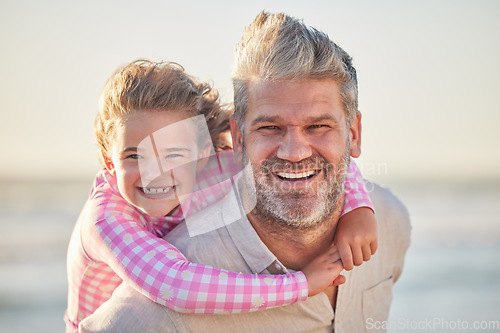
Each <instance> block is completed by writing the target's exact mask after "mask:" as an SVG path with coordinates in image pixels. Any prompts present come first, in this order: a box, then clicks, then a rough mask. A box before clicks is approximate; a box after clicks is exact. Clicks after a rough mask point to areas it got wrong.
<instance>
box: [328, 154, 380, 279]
mask: <svg viewBox="0 0 500 333" xmlns="http://www.w3.org/2000/svg"><path fill="white" fill-rule="evenodd" d="M345 193H346V194H345V201H344V210H343V212H342V216H341V218H340V220H339V223H338V226H337V231H336V233H335V238H334V243H335V244H336V245H337V247H338V250H339V253H340V258H341V259H342V264H343V265H344V269H346V270H351V269H353V267H354V265H356V266H359V265H361V264H362V263H363V261H368V260H370V258H371V255H372V254H375V252H376V250H377V246H378V245H377V221H376V219H375V214H374V209H373V205H372V202H371V200H370V197H369V196H368V191H367V190H366V186H365V182H364V179H363V177H362V175H361V172H360V171H359V169H358V167H357V165H356V164H355V163H354V161H353V160H352V159H351V164H350V167H349V172H348V175H347V178H346V182H345Z"/></svg>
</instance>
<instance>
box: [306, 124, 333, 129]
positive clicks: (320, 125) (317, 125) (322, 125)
mask: <svg viewBox="0 0 500 333" xmlns="http://www.w3.org/2000/svg"><path fill="white" fill-rule="evenodd" d="M324 127H328V125H324V124H315V125H311V126H309V128H324Z"/></svg>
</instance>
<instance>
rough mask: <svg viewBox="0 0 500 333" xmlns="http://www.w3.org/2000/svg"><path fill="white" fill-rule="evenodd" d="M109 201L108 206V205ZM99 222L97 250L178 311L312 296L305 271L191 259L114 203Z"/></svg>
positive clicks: (245, 307) (232, 308)
mask: <svg viewBox="0 0 500 333" xmlns="http://www.w3.org/2000/svg"><path fill="white" fill-rule="evenodd" d="M109 208H110V207H108V209H109ZM112 211H113V213H112V214H109V215H107V216H106V218H104V219H102V220H100V221H98V222H97V223H96V224H95V230H94V232H93V234H94V236H93V237H94V240H93V242H92V244H93V246H95V247H99V248H100V249H99V250H97V249H96V250H97V251H93V253H96V254H98V255H99V257H100V258H99V259H100V260H102V261H104V262H105V263H106V264H108V265H109V266H110V267H111V269H112V270H113V271H114V272H115V273H116V274H118V276H119V277H120V278H122V279H123V280H124V281H125V282H127V283H129V284H130V285H132V286H133V287H134V288H135V289H137V290H138V291H139V292H141V293H142V294H144V295H145V296H146V297H148V298H150V299H151V300H152V301H154V302H156V303H159V304H161V305H164V306H167V307H169V308H171V309H173V310H175V311H178V312H186V313H194V314H218V313H244V312H250V311H255V310H262V309H266V308H270V307H274V306H280V305H285V304H291V303H295V302H297V301H301V300H305V299H307V294H308V286H307V280H306V278H305V276H304V274H303V273H302V272H298V273H293V274H290V273H288V274H284V275H258V274H255V275H252V274H242V273H235V272H229V271H227V270H223V269H218V268H214V267H211V266H207V265H202V264H195V263H191V262H189V261H188V260H186V258H185V257H184V256H183V255H182V253H181V252H180V251H178V250H177V249H176V248H175V247H174V246H173V245H171V244H170V243H168V242H166V241H164V240H163V239H162V238H158V237H156V236H155V235H154V234H152V233H150V232H148V231H147V230H146V229H145V228H144V227H143V226H142V225H140V223H137V222H136V221H135V220H133V219H132V217H133V216H132V215H128V214H127V213H126V211H125V212H124V211H123V207H119V206H118V207H117V206H114V207H113V208H112Z"/></svg>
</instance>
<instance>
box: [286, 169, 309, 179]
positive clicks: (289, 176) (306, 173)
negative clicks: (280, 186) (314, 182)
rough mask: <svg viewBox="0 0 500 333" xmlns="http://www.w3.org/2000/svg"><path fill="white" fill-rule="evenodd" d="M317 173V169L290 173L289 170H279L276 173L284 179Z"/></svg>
mask: <svg viewBox="0 0 500 333" xmlns="http://www.w3.org/2000/svg"><path fill="white" fill-rule="evenodd" d="M315 174H316V171H315V170H311V171H304V172H300V173H288V172H277V173H276V175H278V177H280V178H284V179H299V178H307V177H311V176H313V175H315Z"/></svg>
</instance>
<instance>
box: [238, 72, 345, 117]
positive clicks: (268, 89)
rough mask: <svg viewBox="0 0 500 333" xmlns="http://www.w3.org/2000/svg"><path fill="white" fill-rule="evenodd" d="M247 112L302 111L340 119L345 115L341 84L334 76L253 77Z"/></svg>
mask: <svg viewBox="0 0 500 333" xmlns="http://www.w3.org/2000/svg"><path fill="white" fill-rule="evenodd" d="M304 111H306V112H307V114H304ZM248 113H251V114H252V115H251V117H252V118H255V117H259V118H262V117H269V118H270V117H278V118H279V117H285V118H287V117H293V116H294V115H295V116H299V115H300V116H301V118H303V117H308V118H311V117H312V118H318V117H322V118H328V117H329V116H330V117H333V118H336V119H338V118H339V117H342V116H343V115H344V111H343V106H342V103H341V97H340V92H339V89H338V84H337V83H336V82H335V81H334V80H331V79H308V80H300V81H297V80H280V81H252V82H251V83H250V85H249V90H248ZM338 120H340V119H338Z"/></svg>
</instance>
